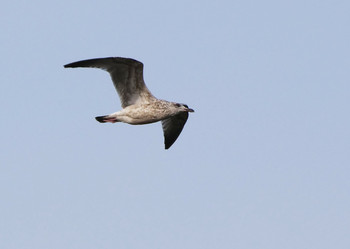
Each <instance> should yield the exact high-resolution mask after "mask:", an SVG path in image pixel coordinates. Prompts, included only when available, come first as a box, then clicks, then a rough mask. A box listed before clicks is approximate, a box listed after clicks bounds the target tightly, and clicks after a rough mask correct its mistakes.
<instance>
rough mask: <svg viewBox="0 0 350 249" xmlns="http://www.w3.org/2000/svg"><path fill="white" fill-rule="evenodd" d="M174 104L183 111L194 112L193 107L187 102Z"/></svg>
mask: <svg viewBox="0 0 350 249" xmlns="http://www.w3.org/2000/svg"><path fill="white" fill-rule="evenodd" d="M174 106H175V107H176V109H178V110H179V111H183V112H194V110H193V109H191V108H188V105H185V104H180V103H174Z"/></svg>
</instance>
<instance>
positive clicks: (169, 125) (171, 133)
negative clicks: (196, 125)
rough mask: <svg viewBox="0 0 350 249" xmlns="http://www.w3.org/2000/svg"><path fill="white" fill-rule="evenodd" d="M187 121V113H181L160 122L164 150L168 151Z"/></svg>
mask: <svg viewBox="0 0 350 249" xmlns="http://www.w3.org/2000/svg"><path fill="white" fill-rule="evenodd" d="M187 119H188V112H181V113H180V114H177V115H175V116H173V117H171V118H167V119H164V120H162V127H163V132H164V144H165V149H169V148H170V146H171V145H173V143H175V141H176V139H177V138H178V137H179V135H180V133H181V131H182V129H183V128H184V126H185V124H186V121H187Z"/></svg>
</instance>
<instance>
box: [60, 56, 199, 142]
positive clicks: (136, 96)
mask: <svg viewBox="0 0 350 249" xmlns="http://www.w3.org/2000/svg"><path fill="white" fill-rule="evenodd" d="M64 67H65V68H68V67H71V68H75V67H92V68H100V69H103V70H105V71H107V72H108V73H109V74H110V76H111V78H112V81H113V84H114V87H115V89H116V90H117V92H118V95H119V98H120V101H121V106H122V108H123V109H122V110H120V111H118V112H115V113H112V114H109V115H104V116H99V117H96V120H97V121H98V122H100V123H106V122H110V123H116V122H124V123H128V124H132V125H141V124H149V123H154V122H158V121H161V122H162V128H163V133H164V145H165V149H169V148H170V146H171V145H172V144H173V143H174V142H175V141H176V139H177V138H178V137H179V135H180V133H181V131H182V129H183V127H184V125H185V123H186V121H187V119H188V113H189V112H194V110H193V109H191V108H189V107H188V106H187V105H185V104H181V103H176V102H170V101H166V100H160V99H157V98H156V97H154V96H153V95H152V93H151V92H150V91H149V90H148V88H147V87H146V85H145V82H144V80H143V64H142V63H141V62H139V61H137V60H134V59H130V58H122V57H108V58H99V59H90V60H82V61H77V62H73V63H70V64H67V65H64Z"/></svg>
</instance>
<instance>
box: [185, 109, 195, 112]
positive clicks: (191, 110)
mask: <svg viewBox="0 0 350 249" xmlns="http://www.w3.org/2000/svg"><path fill="white" fill-rule="evenodd" d="M186 111H188V112H194V110H193V109H191V108H187V109H186Z"/></svg>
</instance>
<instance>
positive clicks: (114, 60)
mask: <svg viewBox="0 0 350 249" xmlns="http://www.w3.org/2000/svg"><path fill="white" fill-rule="evenodd" d="M64 67H73V68H74V67H92V68H100V69H103V70H106V71H107V72H109V74H110V75H111V78H112V80H113V83H114V86H115V88H116V90H117V92H118V95H119V97H120V101H121V104H122V107H123V108H125V107H126V106H129V105H133V104H136V103H143V102H149V101H151V100H152V99H154V97H153V95H152V93H151V92H150V91H149V90H148V89H147V87H146V85H145V82H144V80H143V64H142V63H141V62H139V61H137V60H134V59H129V58H121V57H108V58H100V59H90V60H83V61H77V62H73V63H70V64H67V65H65V66H64Z"/></svg>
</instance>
